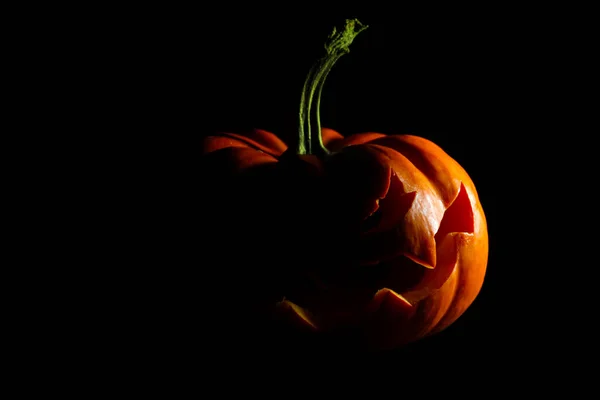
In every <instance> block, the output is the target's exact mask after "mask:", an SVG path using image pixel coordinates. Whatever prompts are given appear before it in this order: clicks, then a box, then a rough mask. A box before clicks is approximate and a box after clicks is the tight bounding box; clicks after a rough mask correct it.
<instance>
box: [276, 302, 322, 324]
mask: <svg viewBox="0 0 600 400" xmlns="http://www.w3.org/2000/svg"><path fill="white" fill-rule="evenodd" d="M277 312H278V313H279V315H281V316H282V317H284V318H286V319H288V320H289V322H290V323H292V324H294V325H296V326H298V327H300V328H304V329H308V330H311V331H317V330H319V327H318V325H317V323H316V321H315V320H314V318H313V317H312V316H311V315H310V314H309V312H308V311H307V310H305V309H304V308H302V307H300V306H299V305H297V304H295V303H293V302H291V301H289V300H287V299H283V300H282V301H280V302H278V303H277Z"/></svg>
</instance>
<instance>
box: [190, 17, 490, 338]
mask: <svg viewBox="0 0 600 400" xmlns="http://www.w3.org/2000/svg"><path fill="white" fill-rule="evenodd" d="M350 22H352V21H350ZM349 26H350V28H348V27H347V29H346V31H345V32H344V33H343V34H341V35H339V36H338V37H337V38H338V42H335V39H334V42H333V43H334V44H335V46H333V50H332V51H330V53H329V56H331V55H332V54H333V55H337V56H339V51H347V45H348V44H349V42H351V40H352V39H353V37H354V36H355V35H356V34H357V32H354V31H353V25H351V24H349ZM349 32H350V33H349ZM343 35H346V36H343ZM341 39H344V40H345V42H344V41H343V40H342V42H343V43H342V44H340V43H341V42H339V40H341ZM336 46H337V47H336ZM328 51H329V50H328ZM336 51H337V53H336ZM338 58H339V57H338ZM324 60H325V61H323V60H322V62H321V63H320V64H318V65H320V66H321V67H322V66H323V65H328V67H329V68H330V67H331V65H332V63H330V64H327V58H325V59H324ZM324 75H326V74H324ZM311 76H313V81H310V79H309V81H308V82H312V85H311V84H310V83H309V84H307V87H308V88H309V89H310V88H311V87H314V86H315V85H317V86H318V85H319V84H320V85H322V82H320V83H319V79H323V78H322V76H321V78H315V76H317V77H318V76H319V75H318V74H316V75H315V73H314V72H313V73H312V74H311ZM315 82H316V83H315ZM310 92H314V90H309V91H308V92H307V90H306V89H305V94H306V93H310ZM310 96H312V95H309V101H308V104H310V103H311V100H310V98H311V97H310ZM303 98H304V97H303ZM305 103H306V102H304V101H303V104H305ZM307 114H309V112H305V113H304V114H302V115H304V116H303V117H302V116H301V118H302V119H303V120H304V119H305V118H306V115H307ZM317 132H318V133H319V135H316V138H317V140H315V141H312V142H311V141H310V139H309V141H308V142H307V141H306V138H305V137H304V135H303V133H302V131H301V133H300V140H301V142H300V144H299V146H298V148H297V149H295V151H293V150H292V149H289V148H288V146H287V145H286V144H285V143H284V142H283V141H282V140H280V139H279V138H278V137H277V136H275V135H274V134H272V133H270V132H266V131H262V130H254V131H252V132H249V133H245V134H234V133H222V134H216V135H212V136H209V137H207V138H206V139H205V141H204V144H203V157H202V161H203V171H204V173H205V175H204V178H203V180H202V185H203V188H204V189H206V193H207V196H208V197H210V201H209V204H210V205H209V206H207V207H206V208H205V211H206V214H205V221H206V224H207V225H206V227H210V228H207V229H208V231H209V232H210V233H211V235H212V239H213V242H212V243H213V245H214V249H218V252H219V254H217V255H216V257H219V258H220V263H221V268H224V269H226V272H225V271H223V276H222V278H221V279H223V282H219V283H216V284H223V287H227V288H228V293H229V295H230V296H234V297H235V298H236V299H237V301H236V302H234V303H236V304H237V306H238V307H239V308H243V309H244V310H245V311H244V312H245V313H246V315H247V316H249V318H250V320H252V315H253V313H256V314H257V315H258V314H261V315H266V314H272V315H273V316H274V317H275V318H276V319H277V320H279V321H281V322H282V323H285V324H290V325H291V326H294V327H297V328H298V329H300V330H306V331H309V332H314V333H316V334H321V333H323V334H325V335H328V336H329V337H331V336H333V337H336V336H339V337H342V336H343V337H344V338H345V340H346V341H347V340H350V343H352V344H355V345H356V346H357V347H360V348H364V347H366V348H378V349H380V348H393V347H396V346H400V345H403V344H406V343H409V342H412V341H415V340H417V339H420V338H422V337H425V336H427V335H431V334H434V333H436V332H440V331H441V330H443V329H444V328H446V327H448V326H449V325H450V324H452V323H453V322H454V321H455V320H456V319H457V318H458V317H459V316H460V315H462V314H463V313H464V312H465V310H466V309H467V308H468V307H469V306H470V304H471V303H472V302H473V301H474V299H475V298H476V296H477V295H478V293H479V291H480V289H481V286H482V284H483V280H484V276H485V271H486V265H487V256H488V236H487V235H488V233H487V226H486V219H485V215H484V212H483V209H482V206H481V203H480V201H479V198H478V194H477V191H476V189H475V185H474V184H473V182H472V180H471V179H470V177H469V175H468V174H467V172H465V170H464V169H463V168H462V167H461V166H460V165H459V164H458V163H457V162H456V161H455V160H454V159H452V158H451V157H450V156H449V155H448V154H446V153H445V152H444V151H443V150H442V149H441V148H440V147H438V146H437V145H435V144H434V143H432V142H431V141H429V140H427V139H425V138H422V137H417V136H412V135H385V134H381V133H362V134H354V135H350V136H348V137H343V136H342V135H341V134H339V133H338V132H336V131H334V130H331V129H321V128H320V126H319V124H318V123H317ZM210 221H212V223H209V222H210ZM224 243H226V245H224ZM225 260H228V261H225ZM230 307H231V306H230ZM257 320H258V319H257ZM348 338H350V339H348Z"/></svg>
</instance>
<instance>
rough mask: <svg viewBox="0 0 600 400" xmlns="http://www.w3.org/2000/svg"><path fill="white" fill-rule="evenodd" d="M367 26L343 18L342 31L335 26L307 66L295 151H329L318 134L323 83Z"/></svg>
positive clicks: (319, 132) (326, 152) (321, 152)
mask: <svg viewBox="0 0 600 400" xmlns="http://www.w3.org/2000/svg"><path fill="white" fill-rule="evenodd" d="M367 28H368V26H367V25H363V24H361V23H360V22H359V21H358V20H357V19H352V20H350V19H348V20H346V26H345V28H344V30H343V31H342V32H339V33H338V32H337V30H336V29H335V28H334V29H333V32H332V33H331V35H330V36H329V41H328V42H327V43H325V50H326V53H325V56H323V57H322V58H321V59H319V60H318V61H317V62H316V63H315V64H314V65H313V66H312V68H311V69H310V72H309V73H308V76H307V77H306V80H305V81H304V87H303V88H302V97H301V98H300V121H299V123H300V124H299V127H298V139H299V140H298V147H297V149H296V153H297V154H317V155H323V154H328V153H329V150H327V148H325V146H324V145H323V138H322V137H321V117H320V112H319V109H320V105H321V93H322V92H323V85H324V84H325V79H326V78H327V75H328V74H329V71H331V68H332V67H333V65H334V64H335V63H336V62H337V60H339V59H340V57H341V56H343V55H344V54H346V53H348V52H349V51H350V49H349V46H350V44H351V43H352V41H353V40H354V38H355V37H356V36H357V35H358V34H359V33H360V32H362V31H364V30H365V29H367ZM355 29H356V30H355ZM315 95H316V98H315ZM313 101H315V105H314V115H313V114H311V111H313ZM313 119H314V122H315V125H316V129H315V131H313V129H312V127H311V125H312V123H311V122H312V120H313Z"/></svg>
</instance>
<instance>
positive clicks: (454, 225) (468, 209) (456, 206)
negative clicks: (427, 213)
mask: <svg viewBox="0 0 600 400" xmlns="http://www.w3.org/2000/svg"><path fill="white" fill-rule="evenodd" d="M474 231H475V221H474V219H473V206H472V205H471V200H470V199H469V194H468V193H467V189H465V186H464V185H463V184H462V183H461V184H460V190H459V191H458V196H456V199H454V201H453V202H452V204H451V205H450V207H448V208H447V209H446V212H445V213H444V217H443V218H442V222H441V223H440V227H439V229H438V231H437V233H436V234H435V239H436V241H439V240H441V239H442V238H443V237H444V236H446V235H447V234H448V233H451V232H466V233H473V232H474Z"/></svg>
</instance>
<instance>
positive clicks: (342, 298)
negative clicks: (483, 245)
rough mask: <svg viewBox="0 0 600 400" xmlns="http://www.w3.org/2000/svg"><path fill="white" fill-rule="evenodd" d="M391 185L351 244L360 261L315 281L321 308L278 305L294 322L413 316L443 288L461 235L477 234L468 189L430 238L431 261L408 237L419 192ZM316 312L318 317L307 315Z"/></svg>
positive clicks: (320, 324)
mask: <svg viewBox="0 0 600 400" xmlns="http://www.w3.org/2000/svg"><path fill="white" fill-rule="evenodd" d="M389 182H390V183H389V185H387V190H386V192H385V193H382V194H383V196H382V197H381V199H379V198H378V199H376V200H374V201H373V204H375V206H374V207H372V211H371V212H370V213H369V214H368V216H367V217H366V218H365V219H364V221H363V224H362V226H361V232H362V235H361V238H360V241H359V242H358V244H357V243H353V244H352V245H355V246H356V251H357V253H356V259H357V260H360V261H359V262H357V263H356V264H355V265H350V266H345V268H344V269H341V270H336V271H334V276H333V277H332V280H327V281H326V282H324V281H323V279H322V278H323V277H318V278H316V279H318V280H319V284H320V285H321V289H322V292H321V296H320V297H319V303H320V304H319V306H318V307H311V306H308V308H307V309H305V308H302V307H299V306H298V305H297V304H295V303H294V302H293V301H290V300H284V301H283V302H281V303H280V304H279V305H280V309H285V310H287V312H288V313H292V314H293V315H295V317H293V318H295V319H298V320H299V321H300V322H301V324H302V325H306V326H308V327H309V328H310V329H311V330H315V329H317V330H318V329H326V326H327V322H326V321H331V320H334V321H335V320H339V319H342V320H343V319H344V318H346V317H348V316H350V315H356V314H364V312H368V313H373V312H376V311H377V310H378V309H384V308H386V307H387V308H389V307H392V309H393V310H394V312H396V313H404V314H406V313H410V312H412V311H413V308H414V307H413V306H414V305H415V304H416V303H417V302H419V301H420V300H422V299H423V298H425V297H427V296H429V295H430V294H431V293H432V292H434V291H436V290H438V289H440V288H441V287H442V285H443V284H444V283H445V282H446V281H447V280H448V278H449V277H450V275H451V274H452V272H453V271H454V268H455V267H456V265H457V262H458V252H457V248H456V239H457V237H458V235H462V236H465V235H467V236H468V235H473V233H474V216H473V208H472V205H471V202H470V200H469V196H468V193H467V191H466V189H465V187H464V185H463V184H462V183H461V184H460V188H459V190H458V194H457V195H456V197H455V199H454V200H453V201H452V202H451V204H450V205H449V206H448V207H447V208H446V209H445V211H444V213H443V217H442V218H441V221H439V223H438V224H437V230H436V232H435V234H432V235H431V236H430V238H429V239H430V240H431V243H432V244H433V246H434V247H433V251H434V254H433V257H423V254H427V253H426V252H424V251H423V249H422V248H419V247H416V248H411V247H410V244H411V241H410V240H407V239H410V238H407V237H406V233H405V232H406V231H407V230H408V231H410V229H407V224H408V223H410V222H411V220H410V218H411V214H410V213H411V209H412V207H421V205H420V204H419V203H418V200H419V199H418V196H419V195H420V193H419V192H417V191H411V192H407V191H406V189H405V185H403V183H402V182H401V181H400V179H399V177H398V176H397V175H396V174H395V173H393V171H392V173H391V174H390V177H389ZM421 210H422V209H418V210H413V211H416V212H421ZM413 222H414V221H413ZM417 222H418V220H417ZM413 228H414V227H413ZM425 228H426V226H425V227H424V229H425ZM421 233H422V232H421ZM406 243H408V244H409V245H408V246H407V245H406ZM399 244H404V245H403V246H401V245H399ZM292 300H293V299H292ZM283 303H285V305H284V304H283ZM316 309H318V310H319V313H318V314H311V313H310V312H309V311H308V310H316ZM302 321H303V322H302Z"/></svg>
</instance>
